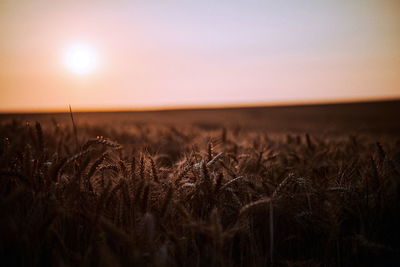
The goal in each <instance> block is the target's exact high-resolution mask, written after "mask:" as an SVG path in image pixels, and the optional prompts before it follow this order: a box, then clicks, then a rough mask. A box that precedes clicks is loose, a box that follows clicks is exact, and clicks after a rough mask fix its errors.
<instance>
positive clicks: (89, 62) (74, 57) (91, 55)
mask: <svg viewBox="0 0 400 267" xmlns="http://www.w3.org/2000/svg"><path fill="white" fill-rule="evenodd" d="M63 62H64V65H65V67H67V68H68V70H70V71H71V72H73V73H75V74H79V75H83V74H89V73H92V72H94V71H95V70H96V68H97V66H98V58H97V53H96V49H94V48H93V47H92V46H90V45H88V44H84V43H75V44H72V45H70V46H68V47H67V49H66V51H65V53H64V60H63Z"/></svg>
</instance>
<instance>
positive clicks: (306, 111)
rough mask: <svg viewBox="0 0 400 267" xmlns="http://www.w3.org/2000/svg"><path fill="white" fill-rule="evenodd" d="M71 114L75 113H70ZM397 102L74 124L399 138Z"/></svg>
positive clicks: (87, 119) (134, 115) (147, 115)
mask: <svg viewBox="0 0 400 267" xmlns="http://www.w3.org/2000/svg"><path fill="white" fill-rule="evenodd" d="M72 108H73V107H72ZM399 110H400V101H382V102H366V103H349V104H329V105H310V106H282V107H253V108H236V109H235V108H230V109H199V110H168V111H143V112H93V113H79V114H76V115H75V116H76V119H77V122H78V123H82V124H90V125H98V124H112V125H132V124H138V123H157V124H163V125H166V124H170V125H175V126H184V125H193V124H195V125H199V126H204V127H205V128H208V129H211V128H214V129H217V128H220V127H221V126H243V127H246V128H251V129H259V130H261V129H262V130H267V131H273V132H314V133H340V134H342V133H351V132H354V133H355V132H365V133H388V134H399V133H400V123H399V118H400V112H399ZM10 118H20V119H22V120H30V121H36V120H37V121H40V122H42V123H43V122H49V121H50V120H51V119H52V118H54V119H56V120H57V121H58V122H65V123H69V122H70V117H69V113H68V110H67V109H66V113H58V114H35V115H33V114H15V115H12V114H3V115H0V121H2V120H3V121H4V120H8V119H10Z"/></svg>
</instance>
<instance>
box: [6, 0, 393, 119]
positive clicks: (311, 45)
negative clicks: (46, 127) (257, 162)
mask: <svg viewBox="0 0 400 267" xmlns="http://www.w3.org/2000/svg"><path fill="white" fill-rule="evenodd" d="M395 98H396V99H398V98H400V1H398V0H336V1H322V0H321V1H301V0H293V1H268V0H264V1H250V0H246V1H244V0H243V1H234V0H231V1H219V0H213V1H205V0H203V1H190V0H187V1H167V0H165V1H151V0H147V1H118V0H116V1H100V0H99V1H54V0H52V1H40V0H35V1H33V0H1V1H0V111H2V112H13V111H41V110H47V111H52V110H57V111H66V110H67V107H68V105H69V104H70V105H71V106H72V107H73V108H75V109H77V110H83V109H110V108H111V109H140V108H165V107H183V106H185V107H187V106H208V105H211V106H216V105H249V104H250V105H251V104H279V103H315V102H335V101H352V100H371V99H395Z"/></svg>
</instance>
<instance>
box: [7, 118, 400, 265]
mask: <svg viewBox="0 0 400 267" xmlns="http://www.w3.org/2000/svg"><path fill="white" fill-rule="evenodd" d="M70 115H73V117H72V118H74V121H72V120H71V118H70V117H68V116H70ZM63 116H64V117H63V118H62V119H60V118H57V115H54V116H53V117H52V119H50V116H47V117H45V118H46V119H43V118H40V117H35V116H32V115H30V117H29V116H28V115H26V116H25V117H24V116H11V115H8V116H5V117H4V118H2V120H1V124H0V138H1V140H0V141H1V143H0V215H1V216H0V226H1V227H0V257H1V262H2V264H1V265H2V266H395V265H396V263H399V260H400V258H399V255H400V243H399V240H400V228H399V225H400V213H399V211H400V139H399V138H398V137H399V135H398V134H397V132H395V133H391V134H387V133H385V132H381V133H376V132H373V131H371V130H369V131H368V130H366V131H348V130H347V129H345V128H344V127H342V128H340V127H339V128H338V129H339V130H338V131H336V132H335V133H332V134H329V133H322V131H321V132H320V133H318V132H315V131H313V130H312V128H309V129H311V130H310V131H301V130H300V131H299V130H298V129H297V131H287V130H282V131H276V129H275V130H274V131H268V130H267V129H268V125H267V126H265V127H264V126H261V125H260V126H257V120H258V121H259V120H260V119H259V118H256V122H255V123H254V125H252V126H251V127H250V126H248V127H247V126H246V125H240V123H236V124H237V125H234V124H231V125H230V124H222V123H220V122H214V123H208V124H207V123H191V124H190V123H188V124H182V123H181V124H179V123H175V124H174V123H171V122H170V121H168V122H167V123H164V124H163V123H159V122H154V121H151V120H148V121H147V122H145V121H140V120H139V121H134V122H130V123H128V122H126V121H124V120H122V119H119V120H115V121H109V122H108V124H105V123H104V124H102V123H101V122H100V121H101V120H96V121H94V122H93V121H92V122H91V120H90V119H86V120H85V119H84V116H85V115H83V114H81V115H80V114H72V113H71V114H65V115H63ZM93 116H94V115H93ZM97 116H100V115H97ZM114 116H120V115H118V114H116V115H115V114H114ZM132 116H133V115H132ZM136 116H137V117H139V118H140V116H141V115H136ZM164 116H165V117H166V118H167V117H168V118H170V116H174V115H173V114H172V115H171V113H169V115H168V113H166V115H164ZM219 117H221V116H219ZM119 118H121V117H119ZM36 120H37V121H36ZM210 120H211V119H210ZM39 121H40V122H39ZM206 121H207V120H206ZM229 121H234V119H232V118H230V119H229ZM236 122H237V121H236ZM286 123H290V122H288V121H286ZM372 124H373V123H372ZM271 125H272V124H269V126H271ZM293 125H294V124H293ZM299 125H300V124H299ZM375 125H377V124H375ZM393 125H394V124H393ZM271 127H272V126H271ZM318 127H319V128H323V126H321V124H317V127H316V128H318ZM343 129H344V130H343ZM295 130H296V129H295ZM3 264H4V265H3Z"/></svg>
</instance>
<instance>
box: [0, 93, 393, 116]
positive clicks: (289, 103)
mask: <svg viewBox="0 0 400 267" xmlns="http://www.w3.org/2000/svg"><path fill="white" fill-rule="evenodd" d="M395 101H400V97H391V98H389V97H382V98H362V99H360V98H357V99H349V98H343V99H329V100H327V99H325V100H319V99H317V100H300V101H273V102H252V103H227V104H194V105H158V106H141V107H134V106H119V107H116V106H109V107H104V106H102V107H100V106H99V107H90V108H84V107H77V108H74V107H73V106H72V105H71V107H72V111H73V112H79V113H95V112H151V111H174V110H176V111H179V110H207V109H234V108H257V107H259V108H262V107H296V106H316V105H335V104H338V105H340V104H357V103H359V104H362V103H373V102H395ZM68 106H69V104H66V107H65V108H61V107H60V108H27V109H22V108H21V109H18V108H15V109H4V110H2V109H1V108H0V114H1V115H6V114H27V113H30V114H42V113H49V114H51V113H69V107H68Z"/></svg>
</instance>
